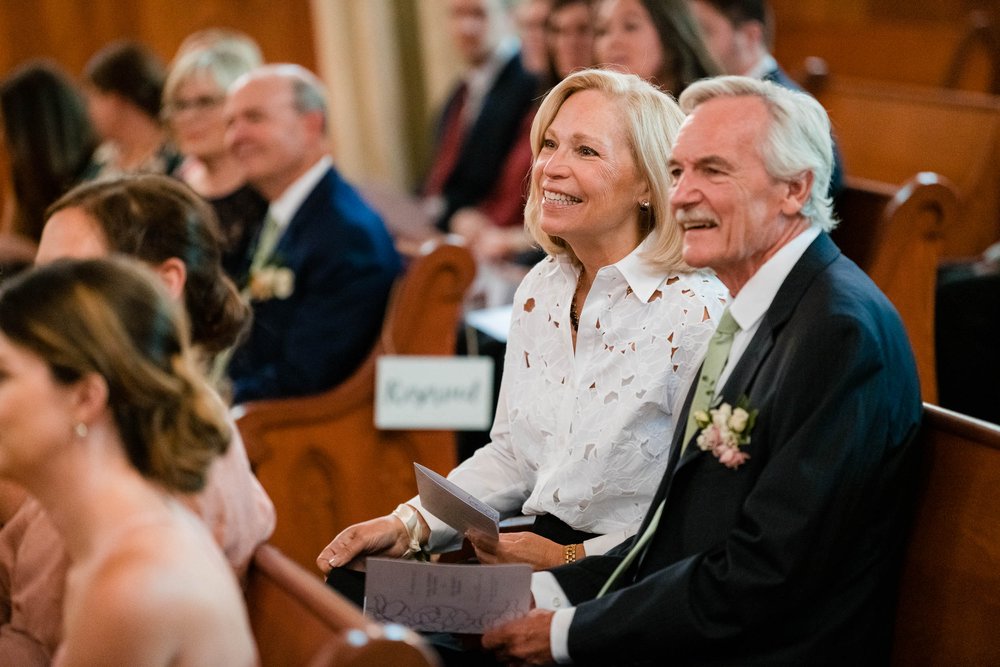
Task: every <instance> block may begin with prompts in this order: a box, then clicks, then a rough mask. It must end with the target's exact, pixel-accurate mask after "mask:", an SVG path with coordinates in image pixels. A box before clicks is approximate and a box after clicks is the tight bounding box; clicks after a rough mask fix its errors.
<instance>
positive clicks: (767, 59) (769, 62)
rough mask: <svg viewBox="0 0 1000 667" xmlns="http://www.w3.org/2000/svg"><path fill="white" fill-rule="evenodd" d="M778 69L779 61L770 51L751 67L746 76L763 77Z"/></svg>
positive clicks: (752, 77)
mask: <svg viewBox="0 0 1000 667" xmlns="http://www.w3.org/2000/svg"><path fill="white" fill-rule="evenodd" d="M776 69H778V61H777V60H775V59H774V56H772V55H771V54H770V53H765V54H764V57H763V58H761V59H760V60H758V61H757V64H756V65H754V66H753V67H751V68H750V69H749V70H748V71H747V73H746V74H745V76H748V77H750V78H751V79H763V78H764V77H765V76H767V75H768V74H770V73H771V72H773V71H774V70H776Z"/></svg>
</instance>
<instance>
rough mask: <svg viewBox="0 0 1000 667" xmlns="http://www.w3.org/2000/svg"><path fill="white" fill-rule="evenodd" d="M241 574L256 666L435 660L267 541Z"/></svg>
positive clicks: (405, 664)
mask: <svg viewBox="0 0 1000 667" xmlns="http://www.w3.org/2000/svg"><path fill="white" fill-rule="evenodd" d="M247 577H248V578H247V588H246V600H247V611H248V612H249V614H250V626H251V628H252V629H253V633H254V638H255V639H256V641H257V650H258V652H259V653H260V660H261V665H262V667H286V666H289V665H296V666H301V667H327V666H331V667H332V666H337V667H367V666H369V665H393V666H398V667H430V666H431V665H437V664H439V662H438V660H437V656H436V655H435V654H434V653H433V652H432V651H430V649H428V648H427V647H426V646H425V645H424V643H423V641H422V640H421V639H420V638H419V637H418V636H417V635H416V634H415V633H413V632H411V631H409V630H406V629H405V628H401V627H399V626H383V625H379V624H377V623H373V622H371V621H370V620H369V619H367V618H365V617H364V615H362V614H361V612H360V611H358V609H357V608H356V607H355V606H354V605H353V604H351V603H350V602H348V601H347V600H345V599H344V598H342V597H340V596H339V595H337V594H336V593H334V592H333V591H332V590H331V589H329V588H327V587H326V585H325V584H323V582H321V581H320V580H319V578H318V577H317V576H315V575H313V574H310V573H309V572H306V571H305V570H303V569H302V568H301V567H299V566H298V565H297V564H295V563H293V562H292V561H291V560H289V559H288V558H287V557H286V556H285V555H284V554H282V553H281V552H280V551H279V550H278V549H276V548H275V547H273V546H271V545H269V544H264V545H261V546H260V547H258V548H257V551H256V552H255V553H254V557H253V561H252V562H251V564H250V571H249V573H248V575H247Z"/></svg>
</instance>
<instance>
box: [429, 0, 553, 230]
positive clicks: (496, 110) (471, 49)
mask: <svg viewBox="0 0 1000 667" xmlns="http://www.w3.org/2000/svg"><path fill="white" fill-rule="evenodd" d="M447 4H448V28H449V32H450V33H451V36H452V39H453V40H454V43H455V47H456V50H457V51H458V53H459V56H460V57H461V58H462V61H463V64H464V66H465V71H464V72H463V73H462V76H461V79H460V80H459V81H458V82H457V83H456V85H455V87H454V89H453V90H452V92H451V94H450V95H449V96H448V100H447V102H446V103H445V105H444V108H443V109H442V111H441V115H440V117H439V119H438V122H437V132H436V138H435V147H434V157H433V160H432V162H431V165H430V168H429V169H428V171H427V174H426V176H425V178H424V181H423V184H422V185H421V187H420V195H421V197H422V198H423V202H424V210H425V211H426V213H427V215H428V217H429V218H430V219H431V220H433V221H436V223H437V226H438V227H439V228H440V229H442V230H446V231H447V230H449V229H450V227H449V221H450V219H451V216H452V215H453V214H454V213H455V212H456V211H458V210H459V209H461V208H464V207H469V206H475V205H477V204H479V203H480V201H482V200H483V199H485V198H486V197H487V195H489V194H490V193H491V191H492V190H493V186H494V184H496V182H497V181H498V180H499V178H500V173H501V169H502V168H503V166H504V162H505V158H506V157H507V154H508V153H509V152H510V150H511V147H512V146H513V145H514V143H515V141H516V140H517V139H518V136H519V135H518V131H519V129H520V128H521V125H522V121H523V120H524V117H525V115H526V114H529V113H532V112H533V107H532V100H533V98H534V97H535V96H536V94H537V90H536V87H537V85H538V84H537V81H536V79H535V77H534V76H533V75H532V74H531V73H529V72H528V71H526V70H525V69H524V66H523V65H522V63H521V56H520V53H519V52H518V46H517V40H516V39H514V38H513V37H512V35H510V34H509V30H508V27H507V15H506V12H505V11H504V7H503V3H502V2H501V0H448V3H447Z"/></svg>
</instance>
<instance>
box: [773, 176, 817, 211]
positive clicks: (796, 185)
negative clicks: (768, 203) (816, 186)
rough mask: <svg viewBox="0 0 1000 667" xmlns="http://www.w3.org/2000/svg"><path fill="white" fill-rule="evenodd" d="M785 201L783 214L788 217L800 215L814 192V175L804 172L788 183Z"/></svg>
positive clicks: (782, 208)
mask: <svg viewBox="0 0 1000 667" xmlns="http://www.w3.org/2000/svg"><path fill="white" fill-rule="evenodd" d="M786 185H787V190H786V191H785V199H784V201H783V202H782V204H781V212H782V213H784V214H785V215H787V216H794V215H798V214H799V213H801V212H802V207H803V206H805V205H806V201H807V200H808V199H809V195H810V193H811V192H812V185H813V173H812V172H811V171H808V170H806V171H803V172H802V173H801V174H799V175H798V176H795V177H794V178H792V179H791V180H789V181H787V183H786Z"/></svg>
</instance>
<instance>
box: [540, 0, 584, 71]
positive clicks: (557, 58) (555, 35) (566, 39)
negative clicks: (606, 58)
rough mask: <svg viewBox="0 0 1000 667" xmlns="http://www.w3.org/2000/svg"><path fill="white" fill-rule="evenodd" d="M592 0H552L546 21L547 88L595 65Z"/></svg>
mask: <svg viewBox="0 0 1000 667" xmlns="http://www.w3.org/2000/svg"><path fill="white" fill-rule="evenodd" d="M593 4H594V3H593V0H553V1H552V8H551V9H550V10H549V20H548V22H547V23H546V31H547V34H548V46H549V78H550V79H551V81H550V82H549V87H551V86H554V85H555V84H557V83H559V82H560V81H562V80H563V79H565V78H566V77H567V76H569V74H570V73H571V72H575V71H576V70H578V69H583V68H585V67H590V66H591V65H593V64H594V16H593Z"/></svg>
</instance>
